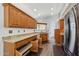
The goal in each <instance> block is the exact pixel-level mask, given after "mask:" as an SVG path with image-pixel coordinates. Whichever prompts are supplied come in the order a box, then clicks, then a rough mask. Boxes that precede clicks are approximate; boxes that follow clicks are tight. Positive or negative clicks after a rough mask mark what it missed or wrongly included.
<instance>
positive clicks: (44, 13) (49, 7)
mask: <svg viewBox="0 0 79 59" xmlns="http://www.w3.org/2000/svg"><path fill="white" fill-rule="evenodd" d="M13 4H14V5H15V6H17V7H18V8H20V9H22V10H23V11H24V12H26V13H27V14H29V15H30V16H32V17H34V18H36V19H44V20H46V19H51V18H52V17H53V16H55V15H59V14H60V12H61V11H62V10H63V8H64V6H65V3H17V4H16V3H13Z"/></svg>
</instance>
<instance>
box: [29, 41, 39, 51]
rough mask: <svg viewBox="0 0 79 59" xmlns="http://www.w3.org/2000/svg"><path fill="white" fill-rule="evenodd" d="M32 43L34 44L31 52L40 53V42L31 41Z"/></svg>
mask: <svg viewBox="0 0 79 59" xmlns="http://www.w3.org/2000/svg"><path fill="white" fill-rule="evenodd" d="M31 43H32V48H31V51H32V52H38V40H34V41H31Z"/></svg>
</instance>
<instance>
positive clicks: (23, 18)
mask: <svg viewBox="0 0 79 59" xmlns="http://www.w3.org/2000/svg"><path fill="white" fill-rule="evenodd" d="M3 6H4V26H5V27H17V28H36V26H37V21H36V20H35V19H34V18H32V17H31V16H29V15H28V14H26V13H25V12H23V11H22V10H20V9H18V8H17V7H15V6H14V5H12V4H10V3H4V4H3Z"/></svg>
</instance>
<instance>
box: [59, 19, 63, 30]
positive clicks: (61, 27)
mask: <svg viewBox="0 0 79 59" xmlns="http://www.w3.org/2000/svg"><path fill="white" fill-rule="evenodd" d="M59 26H60V30H61V32H64V19H60V20H59Z"/></svg>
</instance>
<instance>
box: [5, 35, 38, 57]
mask: <svg viewBox="0 0 79 59" xmlns="http://www.w3.org/2000/svg"><path fill="white" fill-rule="evenodd" d="M36 38H37V36H32V37H30V38H26V39H23V40H21V41H18V42H8V41H4V55H5V56H25V55H27V54H28V53H29V52H30V51H31V49H35V50H34V51H35V52H37V51H38V40H36Z"/></svg>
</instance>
